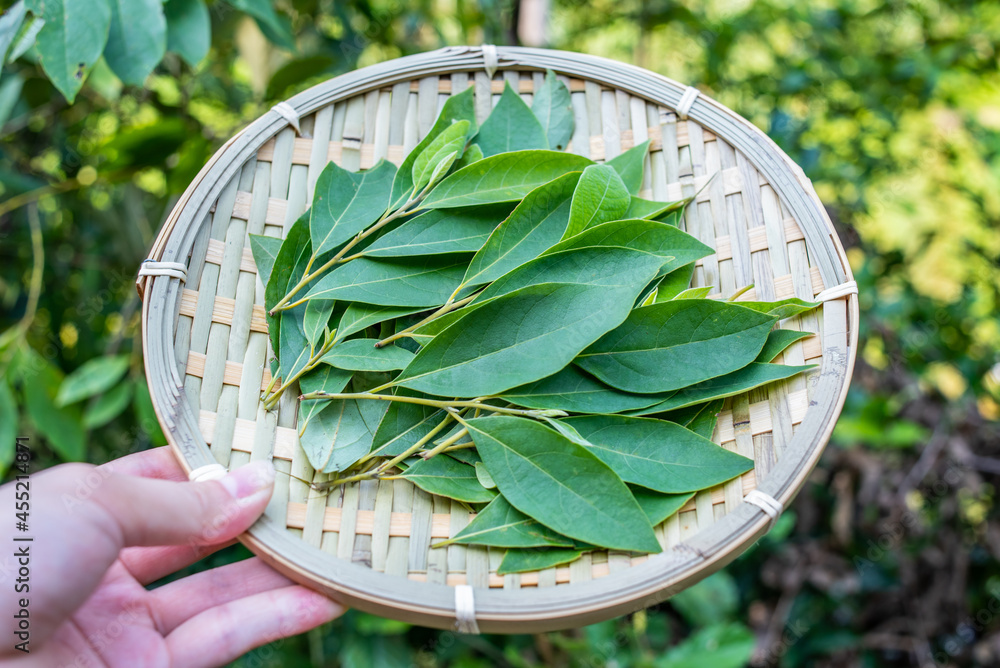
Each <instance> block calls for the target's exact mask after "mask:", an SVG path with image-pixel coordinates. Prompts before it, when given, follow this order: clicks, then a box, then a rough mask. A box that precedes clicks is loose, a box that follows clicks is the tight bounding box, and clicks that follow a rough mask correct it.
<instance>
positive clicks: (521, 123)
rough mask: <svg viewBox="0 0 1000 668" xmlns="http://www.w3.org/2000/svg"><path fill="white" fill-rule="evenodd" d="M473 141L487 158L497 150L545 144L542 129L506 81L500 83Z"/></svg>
mask: <svg viewBox="0 0 1000 668" xmlns="http://www.w3.org/2000/svg"><path fill="white" fill-rule="evenodd" d="M475 143H476V145H477V146H479V148H481V149H482V150H483V155H485V156H486V157H487V158H488V157H490V156H493V155H497V154H499V153H508V152H510V151H525V150H530V149H547V148H549V142H548V139H546V137H545V130H544V129H543V128H542V126H541V124H540V123H539V122H538V119H537V118H536V117H535V114H533V113H532V112H531V109H530V108H528V105H526V104H525V103H524V100H522V99H521V96H520V95H518V94H517V93H516V92H515V91H514V89H513V88H511V87H510V82H507V83H505V84H504V88H503V94H502V95H501V96H500V101H499V102H497V105H496V106H495V107H494V108H493V111H492V112H490V115H489V118H487V119H486V120H485V121H484V122H483V127H481V128H479V134H477V135H476V139H475Z"/></svg>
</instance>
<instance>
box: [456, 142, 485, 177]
mask: <svg viewBox="0 0 1000 668" xmlns="http://www.w3.org/2000/svg"><path fill="white" fill-rule="evenodd" d="M484 157H486V156H484V155H483V149H481V148H479V146H477V145H476V144H470V145H469V148H467V149H465V153H464V154H463V155H462V157H461V158H459V159H458V160H456V161H455V164H454V165H453V166H454V168H455V170H456V171H457V170H459V169H462V168H463V167H468V166H469V165H471V164H472V163H474V162H479V161H480V160H482V159H483V158H484Z"/></svg>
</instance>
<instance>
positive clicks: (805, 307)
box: [736, 297, 822, 320]
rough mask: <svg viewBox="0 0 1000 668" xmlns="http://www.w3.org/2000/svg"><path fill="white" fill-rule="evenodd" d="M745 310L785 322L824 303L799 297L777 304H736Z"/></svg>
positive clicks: (783, 300)
mask: <svg viewBox="0 0 1000 668" xmlns="http://www.w3.org/2000/svg"><path fill="white" fill-rule="evenodd" d="M736 303H737V304H739V305H740V306H742V307H743V308H749V309H753V310H754V311H760V312H761V313H766V314H768V315H773V316H775V317H776V318H778V319H779V320H784V319H785V318H791V317H792V316H796V315H799V314H800V313H805V312H806V311H811V310H812V309H814V308H816V307H817V306H819V305H820V304H821V303H822V302H807V301H803V300H801V299H799V298H798V297H792V298H791V299H782V300H781V301H777V302H736Z"/></svg>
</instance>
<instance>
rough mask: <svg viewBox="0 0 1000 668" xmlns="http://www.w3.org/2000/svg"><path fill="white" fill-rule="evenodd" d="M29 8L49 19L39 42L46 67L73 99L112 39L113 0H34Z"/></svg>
mask: <svg viewBox="0 0 1000 668" xmlns="http://www.w3.org/2000/svg"><path fill="white" fill-rule="evenodd" d="M28 9H30V10H31V12H32V13H33V14H34V15H35V16H36V17H41V19H42V20H44V21H45V23H44V24H43V25H42V28H41V30H40V31H39V32H38V38H37V41H36V42H35V48H36V49H37V51H38V59H39V61H40V62H41V64H42V69H43V70H45V73H46V74H47V75H48V76H49V80H50V81H51V82H52V85H54V86H55V87H56V88H57V89H58V90H59V92H60V93H62V94H63V97H65V98H66V100H67V101H69V102H70V103H72V102H73V100H74V99H75V98H76V94H77V91H79V90H80V87H81V86H82V85H83V80H84V79H85V78H86V76H87V73H88V72H89V71H90V69H91V68H92V67H93V66H94V63H96V62H97V59H98V58H100V57H101V52H103V51H104V45H105V44H106V43H107V41H108V28H109V26H110V25H111V3H110V0H92V1H91V2H80V0H30V2H28Z"/></svg>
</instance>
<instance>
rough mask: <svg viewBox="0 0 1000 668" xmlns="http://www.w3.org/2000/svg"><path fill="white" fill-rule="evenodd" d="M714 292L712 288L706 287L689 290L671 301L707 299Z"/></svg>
mask: <svg viewBox="0 0 1000 668" xmlns="http://www.w3.org/2000/svg"><path fill="white" fill-rule="evenodd" d="M711 292H712V286H711V285H706V286H704V287H701V288H688V289H687V290H684V291H683V292H681V293H679V294H678V295H677V296H676V297H674V298H673V299H671V300H670V301H679V300H682V299H705V298H706V297H708V295H709V294H711Z"/></svg>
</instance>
